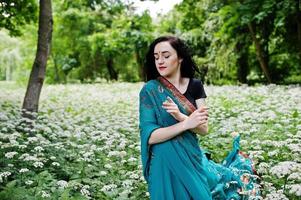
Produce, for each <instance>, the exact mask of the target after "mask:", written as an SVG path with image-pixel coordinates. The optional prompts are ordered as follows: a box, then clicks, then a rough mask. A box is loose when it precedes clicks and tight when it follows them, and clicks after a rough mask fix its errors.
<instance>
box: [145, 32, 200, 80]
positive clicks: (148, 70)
mask: <svg viewBox="0 0 301 200" xmlns="http://www.w3.org/2000/svg"><path fill="white" fill-rule="evenodd" d="M166 41H167V42H169V44H170V45H171V46H172V47H173V48H174V49H175V50H176V52H177V54H178V57H179V58H182V59H183V61H182V63H181V76H182V77H188V78H193V77H194V74H195V71H197V72H198V73H199V70H198V68H197V66H196V64H195V62H194V60H193V59H192V56H191V54H190V52H189V50H188V47H187V46H186V44H185V43H184V42H183V41H182V40H181V39H180V38H177V37H175V36H161V37H159V38H157V39H155V40H154V41H153V42H152V43H151V44H150V46H149V48H148V52H147V54H146V57H145V63H144V68H145V69H144V72H145V74H144V75H145V79H146V81H149V80H152V79H156V78H157V77H159V76H160V74H159V72H158V71H157V68H156V64H155V57H154V49H155V46H156V45H157V44H158V43H160V42H166Z"/></svg>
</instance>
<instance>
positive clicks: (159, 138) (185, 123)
mask: <svg viewBox="0 0 301 200" xmlns="http://www.w3.org/2000/svg"><path fill="white" fill-rule="evenodd" d="M185 116H186V115H185ZM205 123H207V114H206V113H204V112H200V109H197V110H196V111H194V112H193V113H192V114H191V115H190V116H189V117H187V116H186V117H185V119H184V118H183V120H182V121H180V122H178V123H176V124H174V125H171V126H168V127H164V128H158V129H156V130H154V131H153V132H152V134H151V135H150V137H149V140H148V143H149V144H156V143H161V142H164V141H166V140H169V139H171V138H173V137H175V136H177V135H179V134H180V133H182V132H183V131H186V130H189V129H195V128H197V127H199V126H201V125H202V124H205Z"/></svg>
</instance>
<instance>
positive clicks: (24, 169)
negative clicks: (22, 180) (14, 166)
mask: <svg viewBox="0 0 301 200" xmlns="http://www.w3.org/2000/svg"><path fill="white" fill-rule="evenodd" d="M28 171H29V169H27V168H22V169H20V170H19V172H20V173H25V172H28Z"/></svg>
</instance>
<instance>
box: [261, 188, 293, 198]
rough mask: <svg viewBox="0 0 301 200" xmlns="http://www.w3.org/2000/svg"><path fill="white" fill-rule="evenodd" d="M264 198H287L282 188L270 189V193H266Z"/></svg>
mask: <svg viewBox="0 0 301 200" xmlns="http://www.w3.org/2000/svg"><path fill="white" fill-rule="evenodd" d="M264 200H289V199H288V198H287V197H286V196H285V195H284V194H283V191H282V190H278V191H272V192H271V193H270V194H267V195H266V198H265V199H264Z"/></svg>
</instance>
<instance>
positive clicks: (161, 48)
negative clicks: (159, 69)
mask: <svg viewBox="0 0 301 200" xmlns="http://www.w3.org/2000/svg"><path fill="white" fill-rule="evenodd" d="M166 51H168V52H170V53H177V52H176V50H175V49H174V48H173V47H172V46H171V45H170V44H169V42H167V41H164V42H159V43H158V44H156V46H155V48H154V53H161V52H166Z"/></svg>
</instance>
